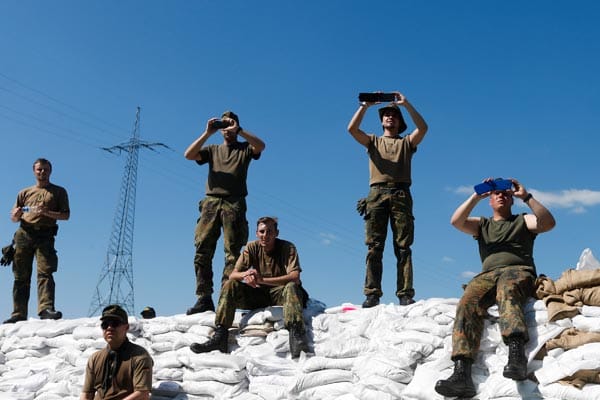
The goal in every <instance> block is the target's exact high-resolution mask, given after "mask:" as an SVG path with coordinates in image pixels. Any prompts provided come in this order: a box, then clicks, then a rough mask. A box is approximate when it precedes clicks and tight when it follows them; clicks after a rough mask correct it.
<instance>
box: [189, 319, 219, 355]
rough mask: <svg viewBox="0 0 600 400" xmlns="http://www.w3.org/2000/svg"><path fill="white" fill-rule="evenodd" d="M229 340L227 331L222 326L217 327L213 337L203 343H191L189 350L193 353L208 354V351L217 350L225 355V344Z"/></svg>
mask: <svg viewBox="0 0 600 400" xmlns="http://www.w3.org/2000/svg"><path fill="white" fill-rule="evenodd" d="M228 340H229V329H227V328H225V327H224V326H223V325H217V328H216V329H215V333H214V334H213V337H211V338H210V339H208V341H206V342H204V343H192V344H191V345H190V349H191V350H192V351H193V352H194V353H208V352H209V351H213V350H219V351H220V352H221V353H227V342H228Z"/></svg>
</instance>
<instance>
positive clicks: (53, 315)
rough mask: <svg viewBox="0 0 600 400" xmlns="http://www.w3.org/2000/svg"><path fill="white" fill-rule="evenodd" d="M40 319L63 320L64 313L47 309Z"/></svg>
mask: <svg viewBox="0 0 600 400" xmlns="http://www.w3.org/2000/svg"><path fill="white" fill-rule="evenodd" d="M39 316H40V319H61V318H62V313H61V312H60V311H56V310H55V309H54V308H46V309H45V310H43V311H42V312H41V313H40V314H39Z"/></svg>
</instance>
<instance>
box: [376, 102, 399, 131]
mask: <svg viewBox="0 0 600 400" xmlns="http://www.w3.org/2000/svg"><path fill="white" fill-rule="evenodd" d="M386 111H391V112H393V113H395V114H396V115H397V116H398V119H400V126H399V127H398V134H400V133H402V132H404V131H405V130H406V122H404V117H403V116H402V112H401V111H400V107H398V106H397V105H396V103H390V104H388V105H386V106H384V107H381V108H380V109H379V120H380V121H383V114H384V113H385V112H386Z"/></svg>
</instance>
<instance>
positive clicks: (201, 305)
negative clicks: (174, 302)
mask: <svg viewBox="0 0 600 400" xmlns="http://www.w3.org/2000/svg"><path fill="white" fill-rule="evenodd" d="M204 311H215V303H213V301H212V297H211V296H210V295H206V296H202V297H199V298H198V300H196V304H194V305H193V307H190V308H188V309H187V311H186V312H185V313H186V314H187V315H192V314H197V313H201V312H204Z"/></svg>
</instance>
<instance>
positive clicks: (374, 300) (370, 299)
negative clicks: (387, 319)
mask: <svg viewBox="0 0 600 400" xmlns="http://www.w3.org/2000/svg"><path fill="white" fill-rule="evenodd" d="M378 304H379V297H377V295H374V294H368V295H367V298H366V299H365V301H363V303H362V308H371V307H375V306H376V305H378Z"/></svg>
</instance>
